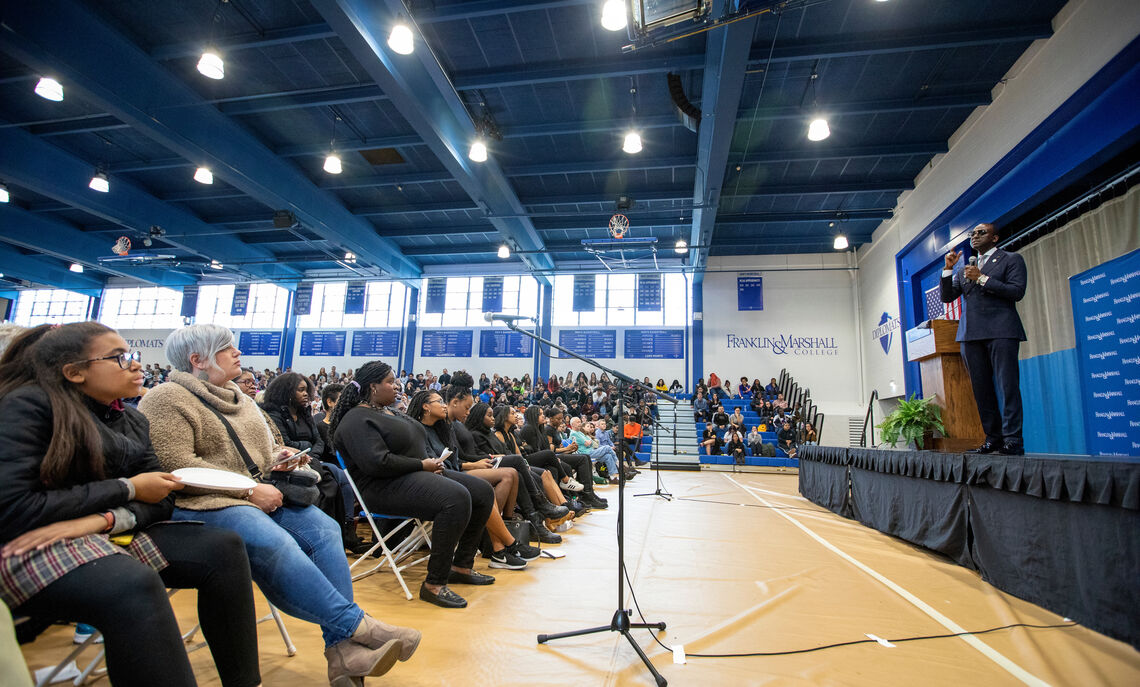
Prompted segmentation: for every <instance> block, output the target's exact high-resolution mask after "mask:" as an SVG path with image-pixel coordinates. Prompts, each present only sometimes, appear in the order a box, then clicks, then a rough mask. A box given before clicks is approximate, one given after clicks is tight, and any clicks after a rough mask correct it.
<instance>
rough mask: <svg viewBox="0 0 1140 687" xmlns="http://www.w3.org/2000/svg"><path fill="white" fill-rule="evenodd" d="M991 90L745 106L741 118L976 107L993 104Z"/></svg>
mask: <svg viewBox="0 0 1140 687" xmlns="http://www.w3.org/2000/svg"><path fill="white" fill-rule="evenodd" d="M991 100H992V99H991V97H990V92H989V91H973V92H968V93H958V94H954V95H942V96H923V97H919V98H892V99H886V100H863V101H857V102H846V103H827V102H823V103H820V104H819V105H818V106H812V107H800V106H798V105H792V106H788V107H761V108H756V109H750V110H741V111H740V117H739V118H738V121H739V122H743V123H748V122H750V121H758V122H760V121H766V120H773V119H798V118H801V117H803V118H806V117H808V116H809V115H812V114H814V113H816V112H825V113H827V114H828V115H841V116H842V115H862V114H880V113H884V112H919V111H922V110H943V109H958V108H974V107H981V106H984V105H989V104H990V102H991Z"/></svg>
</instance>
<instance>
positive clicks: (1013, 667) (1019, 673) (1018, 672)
mask: <svg viewBox="0 0 1140 687" xmlns="http://www.w3.org/2000/svg"><path fill="white" fill-rule="evenodd" d="M725 477H726V478H727V479H728V480H729V481H730V482H732V483H733V484H735V485H736V486H738V487H740V488H741V489H743V490H744V491H745V492H747V493H748V494H751V495H752V497H753V498H755V499H756V500H757V501H759V502H760V503H762V504H764V505H765V506H768V507H772V505H773V504H771V503H769V502H767V501H765V500H764V499H763V498H761V497H760V496H759V495H757V494H756V493H755V492H753V491H752V490H751V489H749V488H748V487H747V486H745V485H743V484H741V483H740V482H737V481H736V480H735V479H733V478H732V477H731V476H729V475H725ZM773 512H774V513H776V515H779V516H780V517H781V518H784V519H785V520H787V521H788V522H790V523H792V524H793V525H795V526H796V527H798V528H799V529H800V530H802V531H803V532H804V533H805V534H807V535H808V536H809V537H811V538H812V539H814V540H816V541H817V542H819V543H820V544H821V545H822V546H823V547H824V548H826V549H828V550H829V551H831V552H832V553H834V554H835V555H837V556H839V557H840V558H842V559H843V560H845V561H847V562H848V563H850V564H852V565H854V566H855V567H857V568H859V569H860V570H862V571H863V572H865V573H867V574H868V575H870V576H871V577H873V578H875V579H876V580H878V581H879V582H880V583H882V584H883V585H885V586H886V587H887V588H888V589H890V590H891V591H893V592H895V593H896V594H898V595H899V596H901V597H902V598H904V599H906V600H907V601H908V602H910V603H911V604H912V605H913V606H915V607H916V608H918V609H919V610H920V611H922V612H923V613H925V614H926V615H928V616H930V617H931V618H933V619H934V620H935V622H937V623H938V624H939V625H942V627H945V628H946V629H947V630H949V631H950V632H953V633H959V632H966V629H965V628H963V627H962V626H960V625H958V624H957V623H955V622H954V621H953V620H951V619H950V618H947V617H946V616H945V615H943V614H941V613H939V612H938V611H937V610H935V609H934V608H932V607H931V606H930V605H929V604H927V603H926V602H925V601H923V600H922V599H920V598H918V597H917V596H915V595H914V594H912V593H910V592H909V591H907V590H906V589H903V588H902V586H900V585H899V584H898V583H896V582H894V581H893V580H891V579H889V578H887V577H886V576H884V575H882V574H880V573H879V572H877V571H875V570H873V569H872V568H871V567H869V566H868V565H866V564H864V563H863V562H861V561H859V560H857V559H856V558H854V557H853V556H851V555H850V554H848V553H847V552H846V551H843V550H842V549H840V548H839V547H837V546H835V545H834V544H832V543H831V542H829V541H828V540H826V539H824V538H823V537H821V536H820V535H818V534H816V533H815V532H813V531H812V530H811V529H810V528H809V527H808V526H807V525H804V524H803V523H801V522H800V521H798V520H796V519H795V518H793V517H792V516H790V515H788V514H787V513H784V512H782V511H779V510H773ZM961 639H962V641H964V642H966V643H967V644H969V645H970V646H971V647H973V648H974V649H976V650H978V651H979V652H980V653H981V654H982V655H984V656H985V657H986V658H989V659H990V660H991V661H993V662H994V663H996V664H997V665H999V666H1001V668H1002V669H1004V670H1005V671H1006V672H1008V673H1009V674H1010V675H1013V676H1014V677H1016V678H1017V679H1018V680H1021V681H1022V682H1023V683H1025V684H1027V685H1034V686H1035V687H1048V685H1049V683H1048V682H1045V681H1044V680H1042V679H1041V678H1039V677H1037V676H1036V675H1034V674H1032V673H1030V672H1029V671H1028V670H1026V669H1024V668H1022V667H1021V666H1019V665H1018V664H1016V663H1014V662H1013V661H1012V660H1010V659H1009V658H1008V657H1006V656H1005V655H1003V654H1001V653H1000V652H998V651H997V650H996V649H994V648H993V647H991V646H990V645H988V644H986V643H985V642H983V641H982V640H980V639H978V638H977V637H975V636H974V635H964V636H962V637H961Z"/></svg>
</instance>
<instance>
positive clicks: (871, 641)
mask: <svg viewBox="0 0 1140 687" xmlns="http://www.w3.org/2000/svg"><path fill="white" fill-rule="evenodd" d="M622 572H623V574H624V575H625V581H626V586H627V587H628V588H629V595H630V598H632V599H633V607H634V608H635V609H637V615H638V617H639V618H641V622H643V623H644V622H646V620H645V614H644V613H642V612H641V606H639V605H638V603H637V594H636V593H635V592H634V591H633V582H632V581H631V580H630V579H629V569H628V568H626V567H625V564H624V563H623V564H622ZM1076 625H1077V623H1076V622H1074V621H1069V622H1065V623H1057V624H1055V625H1033V624H1031V623H1011V624H1009V625H1001V626H999V627H990V628H986V629H984V630H967V631H965V632H954V633H950V634H941V635H918V636H914V637H901V638H899V639H890V638H883V641H887V642H890V643H892V644H901V643H902V642H917V641H920V640H924V639H948V638H951V637H964V636H966V635H984V634H988V633H990V632H998V631H999V630H1008V629H1011V628H1015V627H1025V628H1029V629H1033V630H1051V629H1056V628H1065V627H1076ZM650 636H651V637H652V638H653V641H655V642H657V643H658V644H659V645H660V646H661V648H662V649H664V650H666V651H668V652H672V651H673V648H672V647H669V646H666V645H665V643H664V642H662V641H661V640H660V639H658V638H657V634H656V633H654V632H650ZM878 643H879V640H877V639H856V640H852V641H850V642H836V643H835V644H825V645H823V646H813V647H809V648H807V649H789V650H787V651H753V652H748V653H739V654H690V653H688V652H685V656H686V657H687V658H746V657H753V656H791V655H792V654H808V653H811V652H813V651H823V650H824V649H835V648H838V647H841V646H854V645H856V644H878Z"/></svg>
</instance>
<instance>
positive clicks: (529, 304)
mask: <svg viewBox="0 0 1140 687" xmlns="http://www.w3.org/2000/svg"><path fill="white" fill-rule="evenodd" d="M424 303H425V300H424V299H423V298H421V299H420V311H419V325H420V326H421V327H486V326H489V325H488V324H487V321H486V320H485V319H484V317H483V277H448V278H447V303H446V305H445V306H444V311H443V313H442V314H440V313H425V312H424V311H423V306H424ZM503 313H504V314H507V315H523V316H524V317H537V316H538V282H536V281H535V280H534V278H533V277H529V276H507V277H503Z"/></svg>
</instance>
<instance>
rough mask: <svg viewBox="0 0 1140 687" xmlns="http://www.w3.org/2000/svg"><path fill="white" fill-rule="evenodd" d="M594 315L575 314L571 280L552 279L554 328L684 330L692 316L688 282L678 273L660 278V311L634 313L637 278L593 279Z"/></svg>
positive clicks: (611, 276) (612, 276)
mask: <svg viewBox="0 0 1140 687" xmlns="http://www.w3.org/2000/svg"><path fill="white" fill-rule="evenodd" d="M595 279H596V282H595V286H594V312H582V313H576V312H574V308H573V299H574V276H573V275H570V274H562V275H558V276H556V277H555V278H554V313H553V324H554V326H555V327H579V326H581V327H606V326H608V327H632V326H638V327H661V326H667V327H684V326H686V325H688V324H689V321H690V319H691V317H690V313H691V312H692V293H691V289H690V288H689V278H688V275H685V274H683V273H680V272H669V273H666V274H662V275H661V288H662V289H663V293H662V311H661V312H638V311H637V275H636V274H598V275H595Z"/></svg>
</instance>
